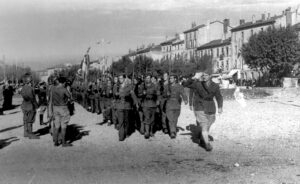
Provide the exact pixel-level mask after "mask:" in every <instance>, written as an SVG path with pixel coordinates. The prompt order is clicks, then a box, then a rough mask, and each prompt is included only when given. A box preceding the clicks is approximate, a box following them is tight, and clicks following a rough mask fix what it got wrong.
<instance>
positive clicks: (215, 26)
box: [183, 19, 229, 59]
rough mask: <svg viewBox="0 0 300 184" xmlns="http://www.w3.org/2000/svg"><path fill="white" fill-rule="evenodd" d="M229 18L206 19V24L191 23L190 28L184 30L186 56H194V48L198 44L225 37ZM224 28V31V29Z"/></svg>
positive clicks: (227, 35)
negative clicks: (220, 19) (222, 19)
mask: <svg viewBox="0 0 300 184" xmlns="http://www.w3.org/2000/svg"><path fill="white" fill-rule="evenodd" d="M228 28H229V19H224V21H223V22H221V21H219V20H216V21H212V22H211V21H208V22H207V24H201V25H198V26H196V24H195V23H193V24H192V28H191V29H188V30H186V31H184V32H183V33H184V35H185V48H186V52H187V58H188V59H191V58H195V56H196V50H197V48H198V47H199V46H201V45H204V44H206V43H209V42H211V41H213V40H218V39H227V38H228V37H229V31H228ZM224 29H226V31H225V30H224Z"/></svg>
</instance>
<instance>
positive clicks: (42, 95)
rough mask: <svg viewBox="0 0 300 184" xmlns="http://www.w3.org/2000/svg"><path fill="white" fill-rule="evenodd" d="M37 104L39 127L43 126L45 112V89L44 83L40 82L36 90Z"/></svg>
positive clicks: (46, 103)
mask: <svg viewBox="0 0 300 184" xmlns="http://www.w3.org/2000/svg"><path fill="white" fill-rule="evenodd" d="M38 102H39V103H38V104H39V115H40V116H39V118H40V125H43V124H44V114H45V112H46V110H47V105H48V102H47V87H46V82H40V84H39V89H38Z"/></svg>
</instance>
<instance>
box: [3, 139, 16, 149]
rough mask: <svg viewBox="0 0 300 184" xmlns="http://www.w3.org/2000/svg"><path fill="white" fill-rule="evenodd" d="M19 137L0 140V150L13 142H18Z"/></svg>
mask: <svg viewBox="0 0 300 184" xmlns="http://www.w3.org/2000/svg"><path fill="white" fill-rule="evenodd" d="M18 140H20V139H18V138H17V137H10V138H7V139H0V149H2V148H5V147H6V146H8V145H10V144H11V143H12V142H15V141H18Z"/></svg>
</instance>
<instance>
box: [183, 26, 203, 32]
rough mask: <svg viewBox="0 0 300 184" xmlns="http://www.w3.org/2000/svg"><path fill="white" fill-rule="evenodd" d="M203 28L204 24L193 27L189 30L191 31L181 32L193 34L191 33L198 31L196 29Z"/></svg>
mask: <svg viewBox="0 0 300 184" xmlns="http://www.w3.org/2000/svg"><path fill="white" fill-rule="evenodd" d="M203 27H205V25H204V24H201V25H198V26H195V27H193V28H191V29H188V30H186V31H183V33H189V32H193V31H196V30H198V29H200V28H203Z"/></svg>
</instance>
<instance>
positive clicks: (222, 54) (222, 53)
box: [222, 47, 224, 56]
mask: <svg viewBox="0 0 300 184" xmlns="http://www.w3.org/2000/svg"><path fill="white" fill-rule="evenodd" d="M222 55H223V56H224V47H222Z"/></svg>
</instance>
